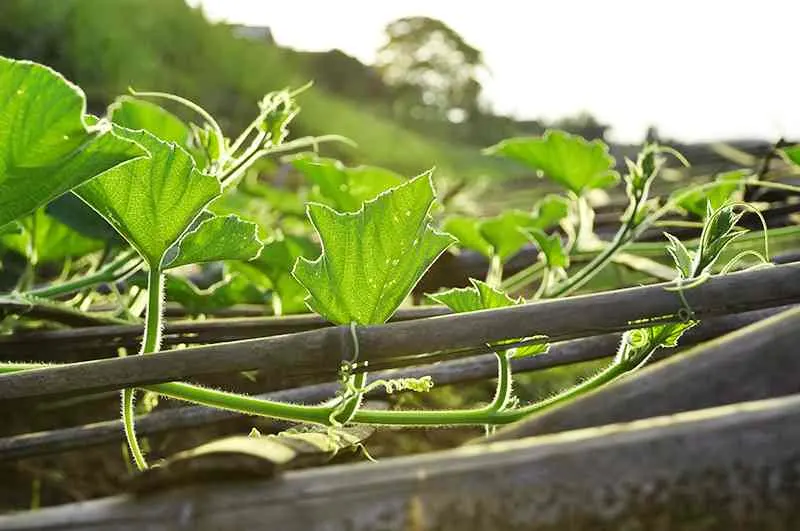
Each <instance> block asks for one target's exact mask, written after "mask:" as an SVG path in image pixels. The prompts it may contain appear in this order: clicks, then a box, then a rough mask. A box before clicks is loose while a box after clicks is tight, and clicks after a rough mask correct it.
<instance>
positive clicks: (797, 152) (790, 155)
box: [781, 144, 800, 166]
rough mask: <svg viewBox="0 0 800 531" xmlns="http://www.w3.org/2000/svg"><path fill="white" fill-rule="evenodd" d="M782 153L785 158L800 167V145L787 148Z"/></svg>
mask: <svg viewBox="0 0 800 531" xmlns="http://www.w3.org/2000/svg"><path fill="white" fill-rule="evenodd" d="M781 153H783V155H784V157H785V158H786V159H787V160H788V161H789V162H792V163H794V164H797V165H798V166H800V144H798V145H796V146H791V147H785V148H783V149H781Z"/></svg>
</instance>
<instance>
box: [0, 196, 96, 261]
mask: <svg viewBox="0 0 800 531" xmlns="http://www.w3.org/2000/svg"><path fill="white" fill-rule="evenodd" d="M21 223H22V225H23V227H24V228H25V232H24V233H22V234H8V235H5V236H2V238H0V245H2V246H3V247H6V248H8V249H12V250H14V251H16V252H17V253H19V254H21V255H22V256H26V257H27V258H28V259H29V260H32V261H34V262H36V263H46V262H56V261H60V260H64V259H65V258H78V257H81V256H84V255H86V254H89V253H91V252H94V251H98V250H100V249H102V248H103V242H102V241H100V240H95V239H91V238H87V237H86V236H84V235H82V234H80V233H78V232H76V231H74V230H72V229H71V228H69V227H68V226H66V225H64V224H63V223H61V222H59V221H58V220H56V219H55V218H53V217H51V216H48V215H47V214H45V212H44V209H41V208H40V209H38V210H36V211H35V212H34V213H33V214H31V215H30V216H28V217H26V218H25V219H23V220H22V221H21ZM29 243H30V247H29ZM29 250H30V251H32V252H33V253H34V254H35V256H31V255H30V253H29Z"/></svg>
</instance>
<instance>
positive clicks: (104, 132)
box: [0, 57, 145, 226]
mask: <svg viewBox="0 0 800 531" xmlns="http://www.w3.org/2000/svg"><path fill="white" fill-rule="evenodd" d="M85 110H86V99H85V97H84V94H83V92H82V91H81V90H80V89H79V88H78V87H76V86H75V85H72V84H71V83H69V82H68V81H67V80H65V79H64V78H63V77H62V76H61V75H60V74H58V73H56V72H54V71H53V70H51V69H49V68H47V67H45V66H42V65H38V64H36V63H31V62H28V61H14V60H11V59H6V58H4V57H0V226H3V225H5V224H6V223H9V222H11V221H13V220H15V219H16V218H18V217H20V216H23V215H25V214H28V213H30V212H32V211H33V210H35V209H36V208H37V207H39V206H42V205H44V204H45V203H47V202H48V201H50V200H51V199H53V198H55V197H58V196H59V195H61V194H63V193H64V192H66V191H67V190H69V189H71V188H74V187H75V186H78V185H79V184H81V183H83V182H85V181H87V180H89V179H91V178H93V177H95V176H97V175H99V174H101V173H103V172H105V171H107V170H109V169H111V168H114V167H115V166H118V165H120V164H123V163H126V162H128V161H131V160H132V159H136V158H138V157H141V156H144V155H145V153H144V152H143V151H142V149H141V148H140V147H139V146H137V145H136V144H134V143H133V142H129V141H127V140H125V139H123V138H119V137H117V136H115V135H114V134H113V133H112V132H111V131H110V130H109V129H108V128H107V127H103V126H100V125H98V126H91V127H90V126H89V123H88V122H89V121H90V120H89V119H88V117H86V116H84V112H85Z"/></svg>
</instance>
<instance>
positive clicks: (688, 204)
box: [678, 170, 749, 218]
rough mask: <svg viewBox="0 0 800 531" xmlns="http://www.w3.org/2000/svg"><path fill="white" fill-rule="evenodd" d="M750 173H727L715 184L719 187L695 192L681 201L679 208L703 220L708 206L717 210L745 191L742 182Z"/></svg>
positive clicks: (736, 171)
mask: <svg viewBox="0 0 800 531" xmlns="http://www.w3.org/2000/svg"><path fill="white" fill-rule="evenodd" d="M748 173H749V172H748V171H747V170H734V171H729V172H725V173H723V174H721V175H719V176H718V177H717V178H716V179H715V182H718V183H720V184H719V186H715V187H714V188H707V189H704V190H694V191H693V192H692V193H690V194H688V195H687V196H686V197H684V198H683V199H681V201H679V202H678V206H680V207H681V208H683V209H684V210H686V211H688V212H691V213H692V214H695V215H696V216H697V217H699V218H703V217H704V216H705V214H706V208H707V205H708V204H711V208H712V209H714V210H716V209H718V208H720V207H721V206H722V205H724V204H725V203H727V202H728V201H730V200H731V199H733V197H734V195H735V194H737V193H738V192H740V191H741V190H742V189H743V187H744V185H743V184H742V182H741V181H742V179H744V177H745V176H747V175H748ZM679 193H681V194H683V193H685V192H684V191H681V192H679Z"/></svg>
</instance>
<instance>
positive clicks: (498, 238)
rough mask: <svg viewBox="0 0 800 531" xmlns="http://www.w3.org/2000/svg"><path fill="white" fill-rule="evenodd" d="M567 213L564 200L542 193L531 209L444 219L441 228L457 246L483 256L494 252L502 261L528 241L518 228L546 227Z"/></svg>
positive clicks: (555, 222)
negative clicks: (480, 217)
mask: <svg viewBox="0 0 800 531" xmlns="http://www.w3.org/2000/svg"><path fill="white" fill-rule="evenodd" d="M567 213H568V203H567V200H566V199H564V198H563V197H560V196H557V195H552V194H551V195H548V196H545V197H544V198H543V199H542V200H541V201H539V202H538V203H536V205H535V206H534V211H533V213H532V214H531V213H528V212H523V211H521V210H507V211H505V212H503V213H502V214H499V215H497V216H495V217H493V218H489V219H486V220H479V219H477V218H472V217H467V216H454V217H452V218H450V219H448V220H447V221H446V222H445V224H444V226H443V229H444V230H445V232H448V233H450V234H452V235H453V236H455V237H456V238H458V241H459V243H460V245H461V246H463V247H466V248H468V249H472V250H474V251H478V252H479V253H481V254H482V255H484V256H486V257H487V258H491V257H492V256H493V255H495V254H497V255H498V256H500V259H501V260H502V261H506V260H507V259H509V258H511V257H512V256H514V255H515V254H516V253H517V252H519V250H520V249H522V247H523V246H524V245H525V244H526V243H527V242H528V240H527V238H526V237H525V236H524V235H523V234H521V233H520V232H519V230H520V229H526V230H534V229H541V230H544V229H547V228H549V227H551V226H553V225H555V224H557V223H558V222H559V221H560V220H561V219H562V218H564V217H566V215H567Z"/></svg>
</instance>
